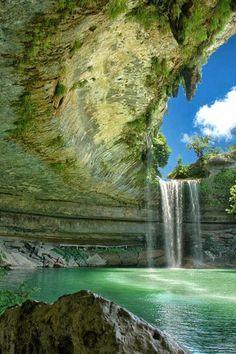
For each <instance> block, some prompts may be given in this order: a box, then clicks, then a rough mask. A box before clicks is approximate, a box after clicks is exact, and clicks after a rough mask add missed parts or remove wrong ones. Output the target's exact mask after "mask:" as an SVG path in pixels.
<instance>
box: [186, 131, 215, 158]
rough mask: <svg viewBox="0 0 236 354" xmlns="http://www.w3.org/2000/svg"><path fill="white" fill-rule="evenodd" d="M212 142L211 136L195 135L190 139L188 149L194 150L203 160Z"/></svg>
mask: <svg viewBox="0 0 236 354" xmlns="http://www.w3.org/2000/svg"><path fill="white" fill-rule="evenodd" d="M210 141H211V138H210V137H209V136H204V135H196V134H194V135H192V136H190V137H189V140H188V142H187V148H188V149H189V150H193V151H194V152H195V153H196V155H197V157H198V159H199V160H200V159H202V158H203V155H204V152H205V150H206V149H207V148H208V147H209V144H210Z"/></svg>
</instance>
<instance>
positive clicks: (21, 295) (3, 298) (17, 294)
mask: <svg viewBox="0 0 236 354" xmlns="http://www.w3.org/2000/svg"><path fill="white" fill-rule="evenodd" d="M36 291H38V289H37V288H32V289H30V288H28V287H27V286H26V285H25V284H21V285H20V287H19V288H18V289H16V290H0V315H1V314H2V313H3V312H4V311H5V310H6V308H7V307H9V306H13V305H16V304H22V303H23V302H25V301H26V300H28V299H31V298H32V296H33V294H34V293H35V292H36Z"/></svg>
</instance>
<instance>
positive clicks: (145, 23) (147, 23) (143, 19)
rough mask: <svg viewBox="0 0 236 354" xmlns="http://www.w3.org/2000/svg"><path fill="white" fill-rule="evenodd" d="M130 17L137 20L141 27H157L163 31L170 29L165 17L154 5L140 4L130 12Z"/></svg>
mask: <svg viewBox="0 0 236 354" xmlns="http://www.w3.org/2000/svg"><path fill="white" fill-rule="evenodd" d="M130 17H131V18H133V19H134V20H135V21H137V22H138V23H139V24H140V25H141V26H142V27H143V28H145V29H147V30H148V29H151V28H159V29H160V30H162V31H163V32H167V31H169V30H170V26H169V21H168V19H167V17H166V16H165V15H163V14H161V13H160V12H158V7H157V6H155V5H141V6H138V7H136V8H134V9H133V10H132V11H131V12H130Z"/></svg>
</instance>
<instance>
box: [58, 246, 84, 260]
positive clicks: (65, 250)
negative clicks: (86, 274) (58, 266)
mask: <svg viewBox="0 0 236 354" xmlns="http://www.w3.org/2000/svg"><path fill="white" fill-rule="evenodd" d="M53 250H54V251H55V252H56V253H58V254H59V255H61V256H62V257H63V258H64V259H65V261H66V262H69V260H70V259H74V260H75V261H78V262H85V261H86V259H87V256H86V254H85V252H83V251H82V250H81V249H79V248H76V247H69V246H68V247H60V248H58V247H57V248H54V249H53Z"/></svg>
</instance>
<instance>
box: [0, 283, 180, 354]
mask: <svg viewBox="0 0 236 354" xmlns="http://www.w3.org/2000/svg"><path fill="white" fill-rule="evenodd" d="M0 333H1V335H0V351H1V353H2V354H16V353H24V354H39V353H42V354H43V353H45V354H46V353H47V354H131V353H132V354H144V353H145V354H155V353H156V354H186V353H187V351H185V350H184V349H182V348H180V347H179V346H178V345H177V344H176V343H174V341H173V340H172V339H171V338H170V337H169V336H167V335H166V334H164V333H163V332H162V331H160V330H159V329H157V328H154V327H152V326H151V325H149V324H148V323H146V322H144V321H142V320H140V319H139V318H137V317H136V316H134V315H132V314H131V313H130V312H128V311H126V310H125V309H123V308H121V307H119V306H118V305H116V304H114V303H112V302H110V301H108V300H106V299H104V298H102V297H99V296H98V295H95V294H93V293H91V292H89V291H85V290H82V291H80V292H78V293H76V294H73V295H66V296H63V297H61V298H59V299H58V300H57V301H56V302H55V303H54V304H52V305H49V304H44V303H37V302H34V301H27V302H25V303H24V304H23V305H21V306H15V307H13V308H10V309H8V310H6V311H5V313H4V314H3V315H2V316H1V317H0Z"/></svg>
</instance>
